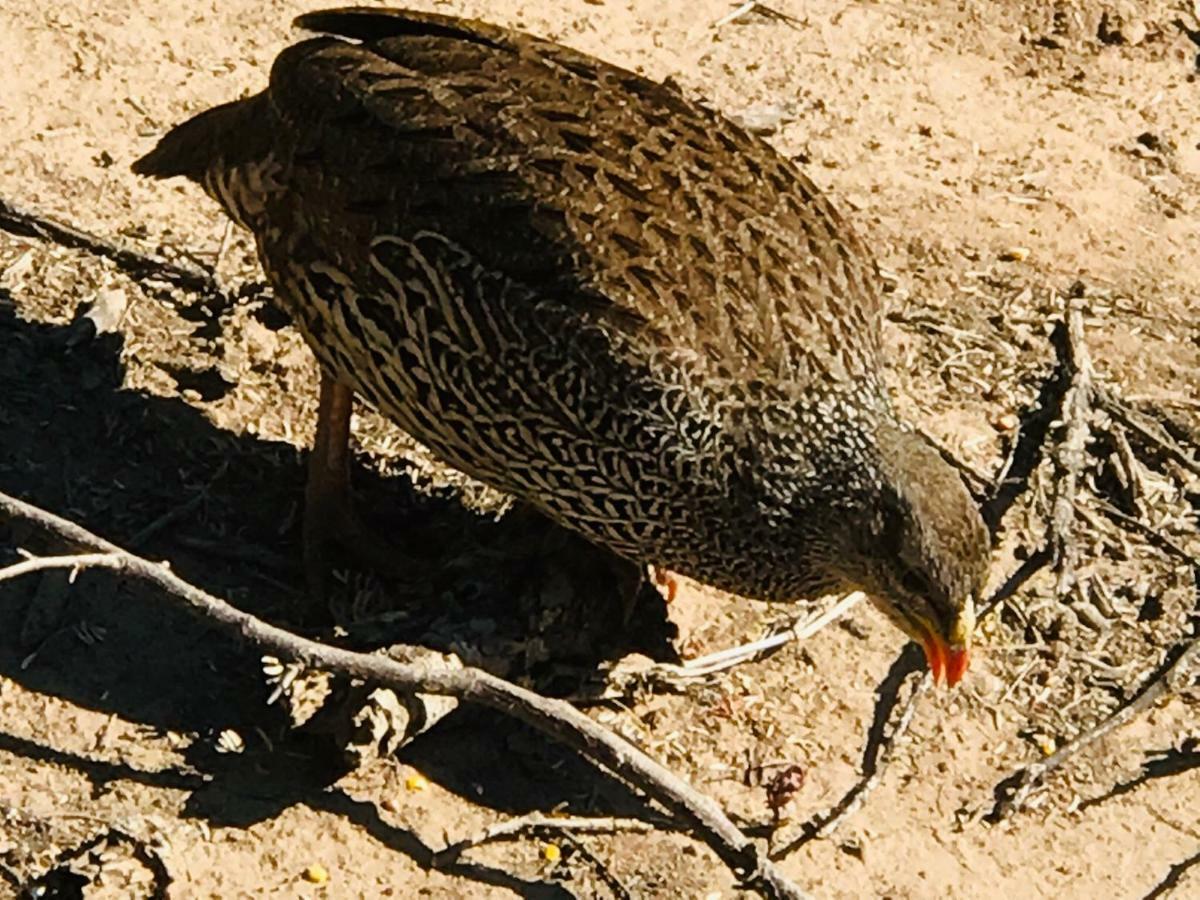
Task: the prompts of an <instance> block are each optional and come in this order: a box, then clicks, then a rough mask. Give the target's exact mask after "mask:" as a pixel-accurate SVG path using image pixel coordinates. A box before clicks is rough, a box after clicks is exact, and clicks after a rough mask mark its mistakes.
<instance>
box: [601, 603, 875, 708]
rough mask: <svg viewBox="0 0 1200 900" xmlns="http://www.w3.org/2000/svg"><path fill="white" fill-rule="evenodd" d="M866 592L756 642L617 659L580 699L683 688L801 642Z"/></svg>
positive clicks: (838, 616) (847, 608)
mask: <svg viewBox="0 0 1200 900" xmlns="http://www.w3.org/2000/svg"><path fill="white" fill-rule="evenodd" d="M865 598H866V595H865V594H864V593H862V592H861V591H852V592H850V593H849V594H847V595H846V596H844V597H842V598H841V599H840V600H838V601H837V602H836V603H834V604H833V605H832V606H829V607H828V608H826V609H822V610H819V611H818V612H816V613H815V614H814V615H812V616H810V617H808V618H807V619H805V620H804V621H801V622H797V623H796V624H794V625H793V626H792V627H791V628H789V629H788V630H787V631H780V632H777V633H775V634H770V635H767V636H766V637H765V638H761V639H760V640H757V641H750V642H749V643H746V644H739V645H738V646H736V647H727V648H726V649H724V650H717V651H716V652H714V653H708V654H706V655H704V656H698V657H696V658H695V659H689V660H688V661H687V662H684V663H678V664H677V663H647V662H646V659H645V657H643V656H640V655H638V654H634V656H632V657H625V658H624V659H623V660H619V661H618V662H617V663H616V664H615V665H614V666H613V667H612V668H611V669H609V671H608V672H607V673H606V674H605V677H604V690H603V691H602V692H601V693H600V694H599V696H597V695H596V694H588V695H584V696H581V697H580V698H579V699H580V700H588V701H594V700H597V699H610V698H612V697H623V696H628V695H629V694H630V693H631V692H632V691H634V690H635V689H637V688H644V687H650V688H652V689H659V690H664V691H680V690H684V689H685V688H686V687H687V685H688V684H689V683H693V682H695V681H696V680H697V679H700V678H707V677H708V676H710V675H715V674H716V673H718V672H723V671H725V670H727V669H732V668H733V667H734V666H739V665H741V664H742V663H745V662H750V661H751V660H760V659H765V658H766V657H768V656H770V655H771V654H773V653H775V652H777V651H778V650H780V649H782V648H783V647H785V646H787V645H788V644H790V643H793V642H794V641H803V640H807V639H808V638H810V637H812V636H813V635H814V634H816V633H817V632H819V631H820V630H821V629H823V628H825V627H826V626H827V625H829V624H830V623H831V622H834V621H836V620H837V619H839V618H841V617H842V616H844V615H845V614H846V613H848V612H849V611H850V610H851V609H853V608H854V607H855V606H857V605H858V604H859V603H860V602H861V601H862V600H864V599H865Z"/></svg>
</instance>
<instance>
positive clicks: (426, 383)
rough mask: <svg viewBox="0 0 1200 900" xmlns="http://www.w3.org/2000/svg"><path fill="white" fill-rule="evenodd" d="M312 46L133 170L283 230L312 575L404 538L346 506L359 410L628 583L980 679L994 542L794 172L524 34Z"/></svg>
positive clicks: (816, 201) (844, 233)
mask: <svg viewBox="0 0 1200 900" xmlns="http://www.w3.org/2000/svg"><path fill="white" fill-rule="evenodd" d="M297 24H298V25H299V26H300V27H303V28H306V29H309V30H312V31H316V32H323V33H324V34H325V35H327V36H323V37H316V38H312V39H309V40H305V41H304V42H302V43H299V44H296V45H294V46H292V47H289V48H288V49H286V50H284V51H283V52H282V53H281V54H280V55H279V57H278V59H277V60H276V61H275V64H274V67H273V68H272V70H271V77H270V84H269V86H268V88H267V89H266V90H265V91H264V92H262V93H260V94H257V95H255V96H252V97H249V98H247V99H244V100H237V101H234V102H232V103H227V104H225V105H223V106H218V107H216V108H214V109H210V110H208V111H207V112H204V113H201V114H200V115H198V116H196V117H195V118H193V119H190V120H189V121H187V122H184V123H183V124H181V125H179V126H177V127H176V128H175V129H173V130H172V131H171V132H169V133H168V134H167V135H166V136H165V137H163V139H162V140H161V141H160V142H159V144H158V146H157V147H156V148H155V149H154V150H153V151H152V152H151V153H149V154H148V155H147V156H145V157H144V158H142V159H141V160H139V161H138V162H137V163H135V164H134V171H135V172H137V173H139V174H142V175H152V176H157V177H162V178H165V177H171V176H178V175H183V176H187V177H188V178H191V179H193V180H194V181H197V182H199V183H200V184H201V185H203V187H204V189H205V190H206V191H207V192H208V193H209V194H210V195H211V196H212V197H213V198H214V199H215V200H217V201H218V202H219V203H220V204H221V206H222V207H223V208H224V210H225V211H226V212H227V213H228V214H229V215H230V216H231V217H233V219H235V220H236V221H237V222H238V223H240V224H241V225H243V226H245V227H246V228H248V229H250V230H251V231H252V232H253V233H254V235H255V237H256V238H257V242H258V248H259V254H260V257H261V260H262V263H263V267H264V269H265V270H266V272H267V275H268V277H269V279H270V281H271V284H272V286H273V288H274V291H275V294H276V296H277V297H278V300H279V302H280V303H282V304H283V305H284V306H285V307H286V309H287V310H288V312H289V313H290V314H291V315H292V317H293V318H294V320H295V322H296V324H297V326H298V327H299V329H300V330H301V332H302V333H303V335H304V337H305V339H306V340H307V342H308V343H309V345H310V346H311V347H312V349H313V351H314V352H315V353H316V355H317V358H318V360H319V361H320V366H321V371H322V381H321V402H320V413H319V424H318V430H317V440H316V447H315V450H314V453H313V456H312V463H311V468H310V473H309V487H308V491H307V499H308V510H307V513H306V528H305V544H306V548H305V549H306V554H307V555H308V556H309V558H310V560H311V559H313V558H319V556H320V547H321V542H322V541H323V540H325V539H326V538H336V539H341V540H343V541H347V542H349V543H354V544H360V545H362V544H370V543H373V542H377V539H376V538H374V537H372V536H371V535H370V533H369V532H368V531H367V530H365V529H364V528H363V527H362V526H359V525H356V524H355V523H356V522H357V521H358V520H357V519H356V518H355V517H354V515H353V514H352V511H351V509H350V500H349V495H348V493H347V470H346V457H347V451H346V445H347V439H348V426H349V417H350V411H351V405H352V401H353V396H354V395H355V394H358V395H360V396H361V397H362V398H364V399H365V400H366V401H367V402H368V403H370V404H371V405H373V406H374V407H376V408H377V409H379V410H381V411H382V412H383V413H385V414H386V415H387V416H389V417H390V418H391V419H392V420H393V421H394V422H396V423H397V424H398V425H399V426H400V427H401V428H403V429H405V430H406V431H408V432H409V433H410V434H412V435H413V436H414V437H416V438H417V439H419V440H420V441H422V442H424V443H425V444H427V445H428V446H429V447H430V448H432V449H433V450H434V451H435V452H436V453H437V454H438V455H440V456H441V457H442V458H443V459H444V460H445V461H446V462H448V463H449V464H450V465H452V466H455V467H457V468H459V469H461V470H462V471H464V472H467V473H469V474H470V475H472V476H474V477H475V478H477V479H480V480H482V481H484V482H487V483H490V484H492V485H495V486H496V487H499V488H501V489H503V490H505V491H508V492H510V493H511V494H513V495H516V496H517V497H519V498H522V499H523V500H525V501H526V502H528V503H530V504H532V505H533V506H535V507H537V508H539V509H540V510H542V511H543V512H545V513H546V514H548V515H549V516H550V517H552V518H553V519H555V520H557V521H558V522H560V523H561V524H563V525H565V526H567V527H569V528H572V529H575V530H577V531H578V532H581V533H582V534H583V535H584V536H585V537H587V538H588V539H590V540H591V541H593V542H594V543H596V544H599V545H600V546H602V547H605V548H608V549H609V550H611V551H613V552H615V553H616V554H618V555H619V556H621V557H624V558H626V559H628V560H632V561H634V562H637V563H639V564H642V565H644V564H647V563H651V564H654V565H656V566H662V567H665V568H667V569H670V570H673V571H677V572H681V573H683V574H686V575H690V576H692V577H695V578H697V579H700V580H702V581H706V582H708V583H710V584H713V585H715V586H718V587H720V588H723V589H726V590H728V591H731V592H734V593H738V594H743V595H747V596H751V597H757V598H761V599H769V600H789V599H800V598H803V597H806V596H812V595H814V594H817V593H824V592H832V591H837V590H848V589H854V588H858V589H862V590H863V591H865V592H866V593H867V594H868V595H870V596H871V597H872V598H873V600H874V602H875V603H876V605H878V606H879V607H880V608H881V609H882V610H883V611H884V612H885V613H886V614H887V615H888V616H889V617H890V618H891V619H892V621H894V622H895V623H896V624H897V625H898V626H899V627H900V628H901V629H903V630H904V631H905V632H906V633H907V634H908V635H910V636H911V637H913V638H914V639H916V640H917V641H920V642H921V643H922V644H923V645H924V647H925V650H926V653H927V656H928V659H929V663H930V665H931V668H932V669H933V671H934V673H935V675H939V676H940V675H941V674H942V673H945V674H946V676H947V678H948V680H949V681H950V682H951V683H954V682H956V681H957V680H958V679H959V678H960V677H961V676H962V674H963V671H964V670H965V669H966V665H967V651H968V645H969V642H970V638H971V631H972V628H973V624H974V600H975V598H976V597H977V596H978V594H979V592H980V591H981V590H982V588H983V582H984V580H985V577H986V573H987V565H988V538H987V532H986V530H985V528H984V525H983V522H982V520H981V518H980V515H979V512H978V510H977V508H976V507H975V505H974V503H973V502H972V500H971V497H970V495H969V494H968V492H967V490H966V489H965V487H964V485H963V483H962V481H961V479H960V478H959V477H958V475H957V473H956V472H955V471H954V470H953V469H952V468H951V467H950V466H948V465H947V464H946V462H945V461H943V459H942V458H941V457H940V456H939V454H938V453H937V451H936V450H935V448H934V447H932V446H931V445H930V444H929V443H928V442H927V441H926V440H925V439H923V438H922V437H921V436H920V435H919V434H917V433H915V432H914V431H913V430H912V429H911V428H910V427H909V426H908V425H906V424H905V423H904V422H903V421H901V420H900V418H898V416H897V414H896V412H895V411H894V409H893V405H892V403H891V401H890V399H889V396H888V393H887V391H886V389H885V386H884V383H883V378H882V370H883V366H884V360H883V353H882V339H881V332H882V325H881V311H880V298H879V289H878V285H877V274H876V271H875V268H874V264H873V262H872V259H871V255H870V253H869V252H868V250H867V248H866V247H865V246H864V245H863V243H862V241H861V240H860V239H859V238H858V237H857V236H856V235H855V234H854V232H853V231H852V230H851V228H850V227H849V226H847V225H846V223H845V222H843V220H842V219H841V217H840V216H839V215H838V214H837V212H835V210H834V209H833V207H832V206H831V205H830V203H829V201H828V200H827V199H826V198H825V197H824V196H822V194H821V193H820V192H819V191H818V190H817V188H816V187H815V186H814V185H813V183H812V182H811V181H809V179H808V178H807V177H805V176H804V175H803V174H802V173H801V172H800V171H799V169H798V168H797V167H796V166H795V165H794V164H793V163H792V162H791V161H789V160H788V159H786V158H784V157H783V156H781V155H780V154H779V153H777V152H776V151H775V150H773V149H772V148H771V147H770V146H769V145H768V144H767V143H765V142H764V141H762V140H760V139H759V138H757V137H755V136H753V135H750V134H747V133H746V132H745V131H743V130H742V129H741V128H739V127H738V126H737V125H735V124H733V123H732V122H730V121H729V120H728V119H726V118H724V117H722V116H721V115H719V114H717V113H715V112H713V111H712V110H710V109H708V108H706V107H705V106H703V105H700V104H697V103H696V102H693V101H691V100H688V99H686V98H685V97H684V96H682V95H681V94H680V93H679V92H678V91H677V90H676V89H674V88H673V87H670V86H668V85H665V84H658V83H656V82H653V81H650V80H648V79H646V78H642V77H640V76H638V75H635V74H634V73H632V72H628V71H626V70H624V69H620V68H618V67H616V66H612V65H608V64H607V63H604V62H601V61H600V60H597V59H594V58H592V57H590V56H587V55H584V54H582V53H579V52H576V51H574V50H570V49H568V48H566V47H563V46H560V45H558V44H555V43H552V42H549V41H545V40H541V39H538V38H536V37H532V36H530V35H527V34H522V33H520V32H516V31H511V30H508V29H505V28H500V27H496V26H493V25H488V24H484V23H482V22H476V21H465V20H461V19H455V18H449V17H445V16H438V15H429V14H425V13H416V12H401V11H383V10H376V9H341V10H331V11H326V12H317V13H311V14H309V15H304V16H301V17H300V18H299V19H298V20H297ZM310 574H311V570H310Z"/></svg>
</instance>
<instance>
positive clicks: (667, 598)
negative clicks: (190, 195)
mask: <svg viewBox="0 0 1200 900" xmlns="http://www.w3.org/2000/svg"><path fill="white" fill-rule="evenodd" d="M650 571H651V573H652V577H653V579H654V586H655V587H657V588H658V592H659V593H660V594H662V596H663V601H664V602H666V603H674V602H675V595H676V594H678V593H679V579H677V578H676V577H675V575H674V573H672V572H668V571H667V570H666V569H660V568H659V567H658V566H651V567H650Z"/></svg>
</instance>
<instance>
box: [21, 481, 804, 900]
mask: <svg viewBox="0 0 1200 900" xmlns="http://www.w3.org/2000/svg"><path fill="white" fill-rule="evenodd" d="M0 522H6V523H14V524H20V525H23V526H26V527H30V526H31V527H34V528H36V529H37V530H38V531H40V532H41V533H42V534H43V535H49V536H52V537H53V538H55V539H56V540H57V541H58V542H59V543H60V544H61V543H66V544H68V545H70V546H72V547H73V548H77V549H85V550H90V551H99V552H91V553H87V554H82V555H77V556H68V557H58V558H57V560H56V561H55V562H54V563H51V562H50V561H49V560H32V559H31V560H25V561H24V562H20V563H16V564H14V565H13V566H11V567H10V568H9V569H8V570H6V571H0V578H4V577H14V576H13V572H14V570H15V571H16V572H18V573H20V572H28V571H38V570H39V569H46V568H49V567H51V566H52V565H53V566H55V567H58V568H68V569H72V570H74V569H77V568H82V567H84V566H87V567H92V568H103V569H108V570H110V571H113V572H115V573H117V574H118V575H121V576H124V577H127V578H130V579H132V580H134V581H137V582H141V583H144V584H148V585H152V586H154V587H156V588H158V589H159V590H161V591H162V592H164V593H165V594H167V595H168V596H169V597H171V598H173V599H175V600H177V601H179V602H181V603H184V604H186V605H187V606H189V607H191V608H192V609H193V610H195V611H196V612H198V613H200V614H202V615H204V616H205V617H206V618H208V619H210V620H212V621H213V622H215V623H216V624H217V625H218V626H220V627H222V628H223V629H225V630H226V631H230V632H232V633H236V634H239V635H241V636H242V637H243V638H245V639H246V640H248V641H250V642H251V643H253V644H255V645H257V646H259V647H261V648H263V649H264V650H268V651H270V652H272V653H274V654H276V655H278V656H280V657H283V658H287V659H294V660H297V661H299V662H302V663H305V664H307V665H310V666H312V667H313V668H317V669H323V670H325V671H328V672H336V673H339V674H341V675H343V676H346V677H349V678H358V679H362V680H364V681H369V682H372V683H374V684H377V685H379V686H381V687H386V688H390V689H392V690H395V691H400V692H404V693H411V692H413V691H417V692H421V693H428V694H440V695H444V696H450V697H455V698H457V699H459V700H462V701H467V702H471V703H477V704H480V705H482V706H487V707H490V708H492V709H495V710H498V711H500V712H503V713H505V714H507V715H510V716H513V717H514V718H517V719H520V720H521V721H523V722H525V723H526V724H528V725H530V726H532V727H534V728H536V729H538V730H539V731H541V732H543V733H544V734H546V735H549V736H550V737H552V738H555V739H556V740H558V741H560V742H562V743H563V744H565V745H566V746H569V747H571V748H572V749H573V750H575V751H576V752H578V753H579V754H581V755H582V756H584V757H585V758H587V759H588V760H589V761H591V762H592V763H593V764H595V765H597V766H599V767H601V768H603V769H606V770H607V771H609V772H611V773H613V774H614V775H616V776H618V777H620V778H622V779H624V780H626V781H627V782H629V783H630V784H632V785H633V786H635V787H636V788H638V789H640V790H642V791H643V792H644V793H645V794H646V795H647V796H648V797H650V798H651V799H653V800H654V801H656V802H658V803H660V804H661V805H662V806H663V807H665V808H666V809H668V810H669V811H670V812H672V813H673V814H675V815H676V816H678V817H679V819H680V820H681V822H683V823H685V824H686V825H687V826H688V827H689V828H690V829H691V830H692V832H693V833H694V834H695V835H696V836H697V837H698V838H699V839H700V840H702V841H703V842H704V843H705V844H707V845H708V846H709V847H710V848H711V849H712V850H713V852H714V853H716V855H717V856H718V857H719V858H720V859H721V861H722V862H724V863H725V864H726V865H727V866H729V868H730V869H731V870H732V871H733V872H734V873H735V874H736V875H737V876H738V877H739V878H740V879H742V880H743V882H744V883H745V884H746V885H747V886H748V887H750V888H752V889H754V890H756V891H758V892H759V893H760V894H762V895H763V896H765V897H771V898H793V900H794V898H801V897H804V896H806V895H805V894H804V893H803V892H802V891H801V890H800V889H799V888H798V887H797V886H796V885H795V884H793V883H792V882H791V881H790V880H788V879H787V878H786V877H785V876H784V875H783V874H782V873H781V872H780V871H779V870H778V869H777V868H776V867H775V866H774V865H773V864H772V863H771V861H770V860H769V859H767V858H766V857H765V855H764V854H762V853H761V852H760V850H759V848H758V847H757V846H756V845H755V844H754V842H753V841H751V840H750V838H748V837H747V836H746V835H745V834H743V833H742V832H741V830H740V829H738V828H737V826H736V825H734V823H733V822H732V821H731V820H730V819H729V817H728V816H727V815H726V814H725V812H724V811H723V810H722V809H721V808H720V806H718V805H717V804H716V803H715V802H714V801H713V800H712V799H711V798H709V797H707V796H705V795H703V794H701V793H699V792H698V791H696V790H695V789H694V788H693V787H691V785H689V784H688V783H687V782H686V781H684V780H683V779H682V778H680V777H679V776H678V775H676V774H675V773H673V772H671V771H670V770H669V769H667V768H666V767H665V766H663V765H661V764H660V763H658V762H656V761H655V760H654V759H652V758H651V757H649V756H647V755H646V754H645V753H643V752H642V751H641V750H639V749H638V748H637V747H635V746H633V745H632V744H630V743H629V742H628V741H626V740H624V739H623V738H621V737H619V736H617V735H615V734H613V733H612V732H611V731H609V730H607V729H605V728H603V727H602V726H600V725H599V724H597V723H596V722H595V721H593V720H592V719H590V718H588V717H587V716H586V715H584V714H583V713H581V712H580V711H579V710H577V709H576V708H575V707H573V706H571V705H570V704H568V703H565V702H563V701H561V700H553V699H549V698H546V697H542V696H540V695H538V694H536V693H534V692H532V691H529V690H526V689H524V688H521V687H519V686H517V685H515V684H512V683H511V682H508V681H505V680H504V679H501V678H498V677H496V676H494V675H490V674H488V673H487V672H484V671H482V670H479V669H473V668H469V667H463V668H461V669H448V668H447V669H440V670H439V669H432V668H426V669H419V668H416V667H414V666H411V665H404V664H401V663H397V662H395V661H394V660H391V659H388V658H387V657H383V656H375V655H368V654H363V653H355V652H352V651H349V650H344V649H341V648H338V647H331V646H328V645H325V644H320V643H318V642H316V641H311V640H307V639H306V638H303V637H300V636H299V635H296V634H293V633H291V632H288V631H285V630H284V629H282V628H278V627H276V626H274V625H271V624H269V623H267V622H264V621H262V620H261V619H258V618H256V617H254V616H252V615H250V614H249V613H246V612H243V611H241V610H239V609H237V608H235V607H233V606H231V605H229V604H228V603H226V602H225V601H224V600H221V599H219V598H217V597H214V596H213V595H211V594H209V593H207V592H205V591H202V590H201V589H200V588H197V587H196V586H194V585H192V584H190V583H188V582H186V581H184V580H183V579H181V578H179V577H178V576H176V575H175V574H173V573H172V572H171V571H170V569H168V568H167V566H166V565H164V564H160V563H153V562H150V561H149V560H146V559H143V558H141V557H139V556H135V555H134V554H131V553H127V552H125V551H124V550H122V549H120V548H119V547H116V545H114V544H111V543H109V542H108V541H105V540H103V539H101V538H99V537H97V536H96V535H93V534H92V533H91V532H89V531H87V530H86V529H84V528H82V527H81V526H79V525H76V524H75V523H73V522H70V521H67V520H65V519H62V518H60V517H59V516H56V515H54V514H53V513H50V512H47V511H45V510H42V509H39V508H38V507H36V506H33V505H31V504H28V503H25V502H23V501H21V500H18V499H16V498H15V497H10V496H8V495H6V494H3V493H0Z"/></svg>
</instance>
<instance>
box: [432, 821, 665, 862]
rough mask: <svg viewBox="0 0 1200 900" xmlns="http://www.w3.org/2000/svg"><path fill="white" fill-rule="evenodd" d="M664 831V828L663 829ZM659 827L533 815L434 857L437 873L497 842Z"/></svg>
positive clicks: (493, 827) (490, 829) (495, 827)
mask: <svg viewBox="0 0 1200 900" xmlns="http://www.w3.org/2000/svg"><path fill="white" fill-rule="evenodd" d="M660 827H661V826H660ZM654 829H655V825H653V824H651V823H650V822H647V821H644V820H642V819H629V818H625V819H619V818H615V817H613V816H604V817H600V818H595V817H584V816H549V815H546V814H545V813H531V814H530V815H527V816H521V817H520V818H516V819H507V820H505V821H503V822H498V823H496V824H495V825H490V826H488V827H487V828H484V829H483V830H481V831H479V832H477V833H475V834H473V835H471V836H469V837H465V838H462V839H461V840H457V841H454V842H453V843H451V844H447V845H446V846H445V847H443V848H442V849H441V850H439V851H437V852H436V853H435V854H433V861H432V865H433V867H434V868H435V869H437V868H442V867H445V866H449V865H453V864H454V863H456V862H458V858H459V857H460V856H462V855H463V854H464V853H465V852H466V851H468V850H470V849H472V848H473V847H481V846H483V845H484V844H490V843H493V842H494V841H503V840H509V839H511V838H516V837H520V836H522V835H525V834H547V833H554V832H558V833H562V832H575V833H577V834H616V833H617V832H622V831H633V832H645V831H653V830H654Z"/></svg>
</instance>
